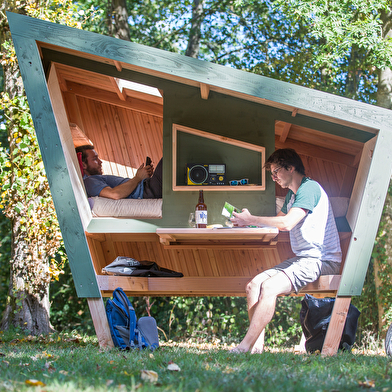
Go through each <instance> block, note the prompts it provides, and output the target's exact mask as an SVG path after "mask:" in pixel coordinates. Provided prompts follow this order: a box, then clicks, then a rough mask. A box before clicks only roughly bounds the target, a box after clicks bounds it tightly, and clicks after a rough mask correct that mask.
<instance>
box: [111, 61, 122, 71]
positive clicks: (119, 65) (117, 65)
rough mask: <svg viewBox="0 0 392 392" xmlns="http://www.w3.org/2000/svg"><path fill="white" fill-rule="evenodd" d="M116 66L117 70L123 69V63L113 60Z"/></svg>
mask: <svg viewBox="0 0 392 392" xmlns="http://www.w3.org/2000/svg"><path fill="white" fill-rule="evenodd" d="M113 63H114V66H115V67H116V69H117V71H119V72H121V71H122V65H121V63H120V62H119V61H116V60H113Z"/></svg>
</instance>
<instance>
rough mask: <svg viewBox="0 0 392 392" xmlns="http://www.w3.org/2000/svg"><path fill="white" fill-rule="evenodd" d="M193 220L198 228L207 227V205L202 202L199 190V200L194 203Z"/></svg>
mask: <svg viewBox="0 0 392 392" xmlns="http://www.w3.org/2000/svg"><path fill="white" fill-rule="evenodd" d="M195 221H196V227H197V228H198V229H203V228H206V227H207V206H206V205H205V204H204V196H203V191H202V190H201V191H199V202H198V203H197V204H196V209H195Z"/></svg>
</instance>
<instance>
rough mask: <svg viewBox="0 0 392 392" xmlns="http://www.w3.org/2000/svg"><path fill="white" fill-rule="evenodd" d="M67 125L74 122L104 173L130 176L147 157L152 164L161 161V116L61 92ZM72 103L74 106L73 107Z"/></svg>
mask: <svg viewBox="0 0 392 392" xmlns="http://www.w3.org/2000/svg"><path fill="white" fill-rule="evenodd" d="M63 95H64V101H65V102H66V103H67V102H73V105H72V108H73V110H70V107H71V105H70V104H68V105H66V107H67V108H68V109H67V115H68V119H69V121H70V123H75V124H77V125H78V126H79V128H80V129H81V130H82V131H83V132H84V133H85V135H86V136H87V137H88V138H89V139H90V140H91V141H92V142H93V144H94V146H95V148H96V151H97V152H98V154H99V157H100V158H101V160H102V161H103V171H104V174H113V175H118V176H122V177H133V176H134V174H135V172H136V170H137V168H138V167H139V166H140V165H141V164H142V163H144V162H145V159H146V156H147V155H148V156H150V157H151V159H152V160H153V162H154V164H155V165H156V164H157V163H158V162H159V160H160V159H161V158H162V150H163V143H162V141H163V135H162V133H163V125H162V122H163V120H162V117H160V116H153V115H151V114H145V113H141V112H138V111H136V110H131V109H126V108H123V107H119V106H115V105H110V104H107V103H104V102H100V101H95V100H92V99H88V98H84V97H80V96H77V97H75V96H73V97H72V96H70V95H72V94H70V93H63ZM75 103H76V105H75Z"/></svg>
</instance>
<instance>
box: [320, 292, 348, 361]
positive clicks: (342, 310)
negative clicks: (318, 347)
mask: <svg viewBox="0 0 392 392" xmlns="http://www.w3.org/2000/svg"><path fill="white" fill-rule="evenodd" d="M350 302H351V297H336V299H335V304H334V306H333V310H332V316H331V321H330V323H329V325H328V329H327V334H326V336H325V340H324V344H323V349H322V351H321V355H322V356H331V355H335V354H336V353H337V352H338V349H339V344H340V340H341V338H342V333H343V328H344V324H345V323H346V318H347V313H348V309H349V307H350Z"/></svg>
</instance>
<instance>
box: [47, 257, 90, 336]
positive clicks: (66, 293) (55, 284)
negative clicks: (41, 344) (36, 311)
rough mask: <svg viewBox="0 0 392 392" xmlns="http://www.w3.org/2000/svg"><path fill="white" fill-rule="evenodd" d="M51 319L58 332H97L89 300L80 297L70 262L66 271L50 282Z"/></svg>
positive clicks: (65, 267) (66, 266)
mask: <svg viewBox="0 0 392 392" xmlns="http://www.w3.org/2000/svg"><path fill="white" fill-rule="evenodd" d="M50 321H51V323H52V325H53V327H54V329H55V330H56V331H58V332H62V331H78V332H80V333H87V334H94V333H95V331H94V326H93V323H92V320H91V316H90V310H89V307H88V304H87V300H86V298H78V296H77V294H76V289H75V285H74V282H73V280H72V274H71V270H70V267H69V263H68V262H67V263H65V265H64V273H63V274H61V275H60V276H59V279H58V280H52V282H51V284H50Z"/></svg>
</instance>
